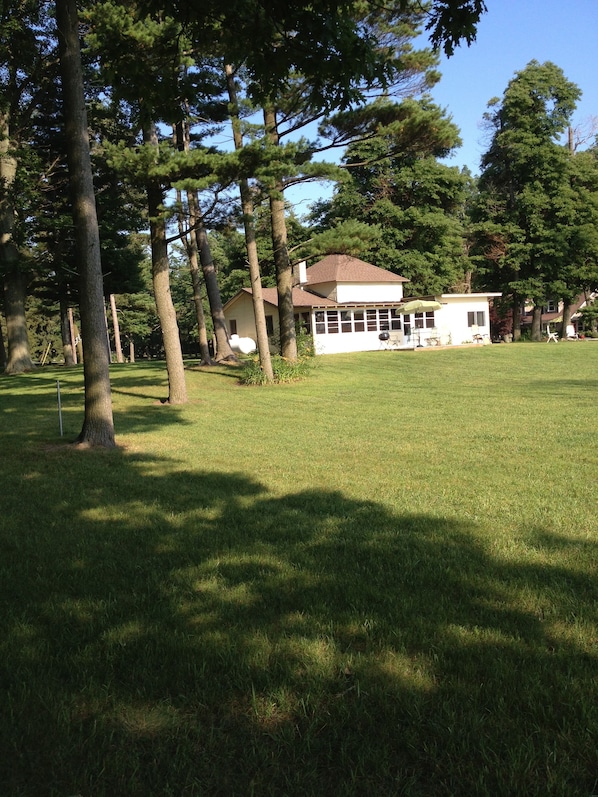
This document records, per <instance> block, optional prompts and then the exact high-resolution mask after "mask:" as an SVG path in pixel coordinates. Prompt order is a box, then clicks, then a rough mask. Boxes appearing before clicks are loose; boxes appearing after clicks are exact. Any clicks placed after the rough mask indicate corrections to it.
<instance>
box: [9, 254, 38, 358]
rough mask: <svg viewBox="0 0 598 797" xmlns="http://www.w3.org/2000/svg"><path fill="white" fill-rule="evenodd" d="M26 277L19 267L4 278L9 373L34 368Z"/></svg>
mask: <svg viewBox="0 0 598 797" xmlns="http://www.w3.org/2000/svg"><path fill="white" fill-rule="evenodd" d="M26 295H27V292H26V279H25V275H24V274H22V273H21V272H20V271H18V269H15V270H13V271H10V272H9V273H8V274H7V275H6V276H5V278H4V310H5V313H6V339H7V342H8V362H7V363H6V368H5V370H6V373H7V374H22V373H23V372H24V371H31V369H32V368H34V365H33V361H32V359H31V350H30V348H29V336H28V334H27V322H26V320H25V297H26Z"/></svg>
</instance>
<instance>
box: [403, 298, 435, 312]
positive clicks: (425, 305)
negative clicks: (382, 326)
mask: <svg viewBox="0 0 598 797" xmlns="http://www.w3.org/2000/svg"><path fill="white" fill-rule="evenodd" d="M441 307H442V305H441V304H440V302H435V301H433V300H431V299H413V301H411V302H406V303H405V304H403V305H401V306H400V307H398V308H397V309H398V311H399V313H400V314H401V315H411V313H425V312H427V311H430V310H440V309H441Z"/></svg>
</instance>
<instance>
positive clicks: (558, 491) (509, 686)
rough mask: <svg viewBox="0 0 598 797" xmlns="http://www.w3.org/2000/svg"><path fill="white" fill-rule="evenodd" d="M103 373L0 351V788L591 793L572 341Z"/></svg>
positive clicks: (590, 537)
mask: <svg viewBox="0 0 598 797" xmlns="http://www.w3.org/2000/svg"><path fill="white" fill-rule="evenodd" d="M112 376H113V391H114V409H115V422H116V427H117V438H118V442H119V444H120V446H121V447H120V448H119V450H117V451H112V452H102V451H99V452H97V451H79V450H74V449H73V448H72V447H69V446H67V445H66V444H65V443H66V441H67V440H72V439H74V438H75V437H76V435H77V434H78V432H79V431H80V427H81V423H82V405H83V387H82V373H81V371H80V370H78V369H76V370H69V371H67V370H64V369H40V370H39V371H38V372H36V373H32V374H28V375H24V376H21V377H6V376H0V419H1V421H2V424H1V427H0V446H1V448H0V451H1V452H2V456H1V459H0V467H1V493H0V512H1V514H0V524H1V533H0V546H1V547H0V595H1V598H2V614H1V619H0V623H1V626H2V628H1V636H0V687H1V691H0V694H1V700H2V704H1V705H2V711H1V716H0V795H1V797H17V796H18V795H28V796H29V795H31V797H33V796H34V795H35V797H43V795H56V796H57V797H58V796H60V797H69V796H70V795H81V797H100V796H101V797H104V796H105V797H121V796H122V797H128V796H129V795H135V796H137V795H139V797H149V796H150V795H156V796H160V797H161V796H162V795H173V796H177V797H178V796H179V795H180V796H181V797H182V796H183V795H185V796H187V795H194V796H199V795H201V796H202V797H208V796H209V797H212V795H223V796H225V797H226V796H228V795H276V797H279V796H281V795H285V796H286V795H297V797H299V795H302V796H305V795H318V796H319V795H325V794H334V795H355V796H359V797H369V795H373V796H375V797H378V795H418V796H419V795H421V797H430V796H432V797H435V796H436V795H468V796H469V795H489V797H495V796H496V795H505V797H506V796H507V795H508V796H510V795H525V797H529V796H530V795H563V797H570V796H572V795H583V797H590V796H591V795H595V794H598V752H597V751H598V630H597V625H598V580H597V570H598V567H597V564H598V555H597V554H598V547H597V541H598V520H597V517H596V508H597V503H598V502H597V498H598V488H597V483H598V478H597V477H598V468H597V465H598V457H597V453H596V427H597V424H598V412H597V409H596V397H597V391H598V343H594V342H589V341H588V342H579V343H577V342H574V343H563V342H562V343H560V344H559V345H557V346H549V345H542V344H535V345H534V344H517V345H510V346H507V345H502V346H484V347H476V348H465V349H454V350H446V351H424V352H386V351H385V352H375V353H368V354H358V355H339V356H332V357H322V358H318V359H317V361H316V367H315V369H314V371H313V373H312V375H311V376H310V377H309V379H307V380H305V381H302V382H298V383H295V384H290V385H280V386H276V387H268V388H250V387H241V386H240V385H239V384H238V381H237V377H238V371H237V370H236V369H235V368H231V367H228V368H225V367H221V368H215V369H211V370H205V369H195V368H193V366H190V368H189V370H188V372H187V379H188V388H189V395H190V402H189V404H188V405H186V406H184V407H168V406H164V405H162V404H160V399H161V398H163V397H165V395H166V393H167V390H166V380H165V371H164V365H163V364H162V363H151V364H145V363H140V364H137V365H132V366H113V370H112ZM57 380H60V385H61V395H62V404H63V416H64V430H65V437H64V438H63V439H62V440H61V438H60V436H59V433H58V414H57V406H56V381H57Z"/></svg>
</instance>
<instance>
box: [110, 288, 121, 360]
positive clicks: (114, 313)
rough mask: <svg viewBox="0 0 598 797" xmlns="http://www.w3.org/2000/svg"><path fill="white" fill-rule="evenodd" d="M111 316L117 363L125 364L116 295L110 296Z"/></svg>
mask: <svg viewBox="0 0 598 797" xmlns="http://www.w3.org/2000/svg"><path fill="white" fill-rule="evenodd" d="M110 314H111V316H112V329H113V331H114V349H115V351H116V362H117V363H124V361H125V358H124V357H123V349H122V345H121V342H120V326H119V324H118V313H117V311H116V299H115V298H114V294H113V293H111V294H110Z"/></svg>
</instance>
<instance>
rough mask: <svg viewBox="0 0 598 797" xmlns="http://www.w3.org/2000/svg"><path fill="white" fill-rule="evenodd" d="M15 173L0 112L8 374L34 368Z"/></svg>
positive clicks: (0, 252) (0, 240)
mask: <svg viewBox="0 0 598 797" xmlns="http://www.w3.org/2000/svg"><path fill="white" fill-rule="evenodd" d="M16 174H17V161H16V158H15V157H14V156H13V155H12V154H11V140H10V127H9V117H8V112H7V113H0V266H1V267H2V271H3V272H4V307H5V313H6V342H7V344H8V361H7V362H6V366H5V370H6V373H7V374H20V373H23V371H30V370H31V369H32V368H33V367H34V366H33V361H32V359H31V350H30V348H29V336H28V334H27V323H26V320H25V297H26V279H25V276H24V275H23V274H22V273H21V272H20V270H19V251H18V249H17V246H16V244H15V241H14V238H13V229H14V219H15V209H14V195H13V191H14V182H15V178H16Z"/></svg>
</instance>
